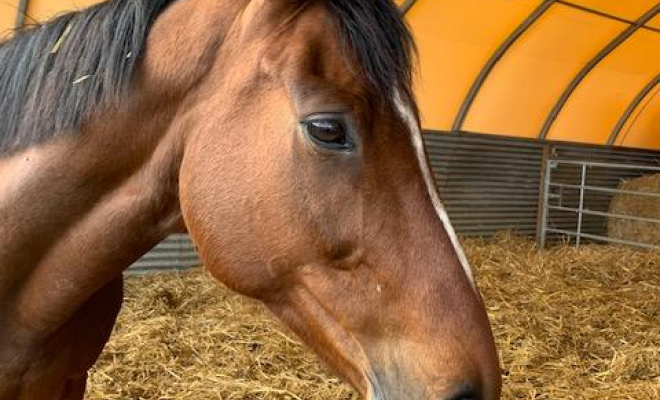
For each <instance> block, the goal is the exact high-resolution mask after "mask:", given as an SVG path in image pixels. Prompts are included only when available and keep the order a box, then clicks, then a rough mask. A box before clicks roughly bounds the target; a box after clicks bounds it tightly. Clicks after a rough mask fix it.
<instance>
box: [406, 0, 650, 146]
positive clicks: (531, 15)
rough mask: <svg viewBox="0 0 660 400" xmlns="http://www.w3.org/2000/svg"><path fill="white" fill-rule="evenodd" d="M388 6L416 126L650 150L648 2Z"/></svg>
mask: <svg viewBox="0 0 660 400" xmlns="http://www.w3.org/2000/svg"><path fill="white" fill-rule="evenodd" d="M399 3H400V4H402V5H405V6H407V7H410V8H409V10H408V13H407V19H408V22H409V23H410V25H411V26H412V29H413V32H414V34H415V37H416V39H417V42H418V45H419V49H420V64H421V65H420V74H419V76H418V79H417V94H418V96H419V100H420V106H421V109H422V115H423V118H424V122H423V124H424V127H425V128H426V129H429V130H437V131H441V132H461V131H465V132H476V133H487V134H500V135H506V136H515V137H523V138H538V139H548V140H557V141H570V142H581V143H591V144H599V145H618V146H627V147H637V148H647V149H654V150H660V95H659V94H658V93H659V92H660V15H659V12H660V2H658V1H652V0H626V1H621V0H575V1H553V0H546V1H541V0H416V1H415V0H407V1H405V0H401V1H399Z"/></svg>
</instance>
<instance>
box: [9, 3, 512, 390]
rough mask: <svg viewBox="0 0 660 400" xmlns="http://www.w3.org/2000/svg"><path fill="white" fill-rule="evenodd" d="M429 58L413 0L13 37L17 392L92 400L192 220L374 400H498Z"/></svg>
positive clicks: (252, 289)
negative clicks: (434, 150)
mask: <svg viewBox="0 0 660 400" xmlns="http://www.w3.org/2000/svg"><path fill="white" fill-rule="evenodd" d="M413 54H414V47H413V45H412V40H411V37H410V34H409V32H408V30H407V28H406V26H405V24H404V23H403V22H402V20H401V17H400V15H399V13H398V10H397V8H396V6H395V5H394V3H392V2H391V0H369V1H367V0H178V1H174V0H113V1H110V2H107V3H104V4H101V5H98V6H95V7H93V8H90V9H88V10H85V11H82V12H79V13H73V14H68V15H64V16H62V17H60V18H58V19H56V20H53V21H51V22H50V23H48V24H46V25H44V26H41V27H35V28H33V29H29V30H26V31H24V32H18V33H17V34H16V35H15V36H14V37H13V38H12V39H11V40H9V41H7V42H6V43H4V44H2V45H1V46H0V65H1V66H2V70H1V71H0V96H1V98H0V155H1V156H0V400H17V399H20V400H74V399H81V398H83V395H84V391H85V380H86V374H87V370H88V369H89V368H90V367H91V366H92V364H93V363H94V362H95V360H96V358H97V357H98V355H99V353H100V352H101V350H102V348H103V346H104V344H105V342H106V340H107V339H108V336H109V335H110V331H111V329H112V327H113V324H114V322H115V318H116V315H117V313H118V311H119V308H120V305H121V301H122V281H121V279H122V278H121V276H122V271H123V270H124V269H125V268H126V267H127V266H128V265H130V264H131V263H132V262H133V261H134V260H136V259H137V258H138V257H140V256H141V255H142V254H143V253H145V252H146V251H148V250H149V249H150V248H151V247H152V246H154V245H155V244H156V243H158V242H159V241H160V240H162V239H163V238H165V237H166V236H167V235H169V234H171V233H173V232H181V231H184V230H185V229H186V228H187V229H188V231H189V232H190V234H191V235H192V236H193V238H194V239H195V241H196V242H197V244H198V246H199V249H200V253H201V256H202V259H203V261H204V263H205V264H206V266H207V267H208V269H209V270H210V271H211V272H212V274H213V275H214V276H215V277H217V278H218V279H219V280H220V281H221V282H223V283H224V284H226V285H228V286H229V287H231V288H233V289H234V290H236V291H238V292H240V293H242V294H245V295H248V296H251V297H254V298H257V299H259V300H261V301H263V302H264V303H265V304H266V305H267V306H268V307H269V308H270V310H272V312H273V313H274V314H275V315H276V316H278V317H279V318H281V319H282V320H283V321H284V322H285V323H286V324H288V326H289V327H291V328H292V329H293V330H294V331H295V332H296V333H297V334H298V335H300V337H301V338H302V339H303V340H304V341H305V342H306V343H307V344H309V345H310V346H311V347H312V348H313V349H314V350H315V351H316V352H317V353H318V354H320V356H321V357H322V358H323V359H324V360H325V361H326V362H328V363H329V364H330V365H331V366H332V367H334V368H335V369H336V370H337V371H338V372H339V373H340V374H341V375H342V376H343V377H345V378H346V379H347V380H348V381H349V382H350V383H351V384H352V385H354V386H355V387H356V388H357V389H358V390H359V391H360V393H362V395H363V396H365V397H366V398H368V399H378V400H402V399H429V400H430V399H433V400H436V399H437V400H441V399H443V400H444V399H466V400H467V399H496V398H498V397H499V391H500V377H499V367H498V359H497V355H496V351H495V347H494V344H493V339H492V335H491V332H490V328H489V324H488V319H487V316H486V313H485V310H484V307H483V304H482V301H481V298H480V296H479V293H478V291H477V289H476V286H475V284H474V282H473V280H472V277H471V272H470V269H469V266H468V265H467V262H466V260H465V256H464V255H463V253H462V250H461V249H460V247H459V245H458V242H457V239H456V236H455V234H454V233H453V230H452V228H451V226H450V225H449V221H448V219H447V216H446V213H445V212H444V211H443V208H442V205H441V204H440V201H439V199H438V195H437V194H436V191H435V188H434V185H433V178H432V175H431V173H430V171H429V168H428V166H427V161H426V157H425V153H424V150H423V147H422V139H421V134H420V129H419V121H418V117H417V112H416V107H415V102H414V99H413V96H412V94H411V69H412V67H411V63H412V62H411V59H412V58H413V57H412V56H413ZM448 62H450V61H449V60H448ZM218 323H222V321H218Z"/></svg>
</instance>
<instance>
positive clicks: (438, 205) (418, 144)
mask: <svg viewBox="0 0 660 400" xmlns="http://www.w3.org/2000/svg"><path fill="white" fill-rule="evenodd" d="M394 104H396V106H397V109H398V111H399V114H401V118H403V120H404V122H405V123H406V125H408V127H409V128H410V135H411V138H412V144H413V147H414V148H415V153H416V154H417V161H418V162H419V168H420V169H421V171H422V175H423V177H424V182H425V183H426V189H427V190H428V194H429V196H430V198H431V203H433V207H434V208H435V211H436V213H437V214H438V217H439V218H440V220H441V221H442V225H443V226H444V228H445V231H446V232H447V235H449V239H450V240H451V243H452V245H453V246H454V251H455V252H456V256H457V257H458V260H459V261H460V262H461V265H462V266H463V270H464V271H465V274H466V275H467V277H468V279H469V280H470V283H471V284H472V287H473V288H474V289H475V290H476V285H475V283H474V275H473V274H472V268H470V263H469V262H468V260H467V257H466V256H465V252H464V251H463V247H461V243H460V242H459V241H458V236H457V235H456V231H455V230H454V227H453V226H452V225H451V222H450V221H449V215H448V214H447V211H446V210H445V207H444V206H443V205H442V201H440V196H438V191H437V189H436V187H435V181H434V179H433V175H432V174H431V169H430V168H429V165H428V163H427V161H426V152H425V150H424V141H423V139H422V131H421V129H420V126H419V123H418V121H417V119H416V118H415V117H414V114H413V112H412V110H411V108H410V106H409V105H407V104H404V102H403V101H402V100H401V96H400V95H399V93H397V94H396V95H395V98H394Z"/></svg>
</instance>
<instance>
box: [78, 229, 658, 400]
mask: <svg viewBox="0 0 660 400" xmlns="http://www.w3.org/2000/svg"><path fill="white" fill-rule="evenodd" d="M466 250H467V252H468V254H469V257H470V259H471V261H472V263H473V264H474V266H475V269H476V272H477V275H478V277H479V284H480V286H481V289H482V292H483V295H484V298H485V299H486V302H487V305H488V311H489V313H490V316H491V319H492V323H493V328H494V331H495V336H496V340H497V343H498V346H499V349H500V352H501V356H502V363H503V375H504V395H503V398H504V399H635V400H645V399H659V398H660V253H649V252H645V251H636V250H632V249H629V248H623V247H605V246H598V245H592V246H584V247H582V248H581V249H580V250H579V251H576V250H574V249H573V248H572V247H564V246H559V247H556V248H553V249H550V250H547V251H545V252H542V253H539V252H537V250H536V249H535V247H534V244H533V242H531V241H528V240H527V239H522V238H518V237H515V236H511V235H502V236H500V237H498V238H496V239H495V240H492V241H482V240H472V241H467V243H466ZM126 297H127V299H126V302H125V306H124V309H123V311H122V313H121V315H120V319H119V323H118V325H117V327H116V330H115V333H114V335H113V338H112V340H111V341H110V343H109V344H108V346H107V347H106V351H105V353H104V354H103V355H102V357H101V359H100V360H99V362H98V363H97V366H96V367H95V369H94V370H93V372H92V374H91V377H90V385H89V388H88V398H89V399H94V400H97V399H122V400H123V399H172V400H183V399H324V400H325V399H333V400H334V399H353V398H357V395H356V394H355V393H354V392H353V391H352V390H351V389H350V388H348V387H347V386H346V385H344V384H342V383H341V382H340V380H338V379H337V378H335V377H334V376H333V375H332V374H331V373H329V372H328V371H327V369H326V368H325V367H323V366H322V365H321V364H320V363H319V362H318V360H317V358H316V357H315V356H314V355H313V354H311V353H310V352H309V351H308V350H307V349H306V348H305V347H304V346H302V345H300V343H299V342H298V340H297V339H296V338H295V337H293V336H292V335H291V334H290V333H289V332H288V331H287V330H286V328H284V327H283V326H282V325H281V324H279V323H278V322H276V321H275V320H273V318H272V317H271V316H269V315H268V313H267V312H265V311H263V309H262V308H261V306H259V305H258V304H256V303H254V302H252V301H250V300H246V299H244V298H242V297H240V296H237V295H235V294H233V293H231V292H229V291H227V290H226V289H224V288H221V287H217V285H216V284H215V283H213V282H212V281H211V279H210V278H208V277H207V276H206V275H205V274H203V273H200V272H196V273H190V274H184V275H159V276H153V277H148V278H135V277H134V278H129V279H128V282H127V295H126Z"/></svg>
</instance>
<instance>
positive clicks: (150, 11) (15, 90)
mask: <svg viewBox="0 0 660 400" xmlns="http://www.w3.org/2000/svg"><path fill="white" fill-rule="evenodd" d="M172 1H173V0H113V1H109V2H105V3H101V4H99V5H96V6H94V7H91V8H88V9H86V10H83V11H80V12H74V13H69V14H65V15H62V16H60V17H58V18H56V19H54V20H52V21H50V22H48V23H47V24H45V25H40V26H34V27H30V28H28V29H26V30H23V31H19V32H17V33H16V34H15V35H14V37H13V38H11V39H10V40H8V41H7V42H5V43H2V44H0V65H1V66H2V71H0V155H2V154H7V153H11V152H13V151H17V150H20V149H23V148H26V147H28V146H30V145H34V144H39V143H42V142H44V141H46V140H47V139H49V138H52V137H53V136H55V135H58V134H64V133H66V132H71V131H72V130H73V129H75V128H76V127H77V126H78V125H79V124H80V122H81V121H82V119H84V117H85V116H86V115H88V113H89V112H90V111H91V110H92V109H94V108H95V107H97V106H99V105H109V104H115V102H116V101H117V100H118V99H119V98H120V96H122V95H123V94H124V93H125V92H126V91H127V90H128V89H129V87H130V82H131V77H132V75H133V70H134V68H135V65H136V62H137V60H138V59H139V57H140V55H141V54H142V51H143V49H144V44H145V39H146V37H147V34H148V33H149V29H150V27H151V26H152V25H153V22H154V21H155V19H156V17H157V16H158V15H159V14H160V13H161V12H162V10H163V9H164V8H165V7H166V6H167V5H168V4H169V3H171V2H172Z"/></svg>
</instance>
